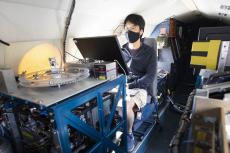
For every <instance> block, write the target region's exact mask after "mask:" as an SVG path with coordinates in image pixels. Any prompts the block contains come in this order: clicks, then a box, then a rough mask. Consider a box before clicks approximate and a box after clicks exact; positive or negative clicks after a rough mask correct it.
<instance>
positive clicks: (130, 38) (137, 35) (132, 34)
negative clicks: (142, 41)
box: [125, 30, 140, 43]
mask: <svg viewBox="0 0 230 153" xmlns="http://www.w3.org/2000/svg"><path fill="white" fill-rule="evenodd" d="M125 36H126V38H127V39H128V41H129V43H134V42H136V41H137V40H138V39H139V38H140V33H137V32H133V31H130V30H129V31H127V32H126V33H125Z"/></svg>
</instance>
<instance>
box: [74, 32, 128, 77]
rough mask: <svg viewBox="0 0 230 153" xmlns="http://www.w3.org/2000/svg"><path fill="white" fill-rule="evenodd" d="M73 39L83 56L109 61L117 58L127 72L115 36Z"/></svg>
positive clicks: (120, 71)
mask: <svg viewBox="0 0 230 153" xmlns="http://www.w3.org/2000/svg"><path fill="white" fill-rule="evenodd" d="M73 40H74V42H75V44H76V45H77V47H78V49H79V50H80V52H81V54H82V56H83V57H84V58H90V59H95V60H104V61H111V62H113V61H114V60H117V61H118V62H119V64H120V65H121V66H122V68H123V69H124V71H125V72H126V74H128V69H127V67H126V64H125V62H124V60H123V57H122V53H121V48H120V45H119V42H118V40H117V38H116V36H100V37H85V38H74V39H73ZM118 67H119V69H118V71H119V73H124V72H123V70H122V69H121V68H120V66H118Z"/></svg>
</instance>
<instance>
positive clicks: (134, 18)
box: [124, 14, 145, 31]
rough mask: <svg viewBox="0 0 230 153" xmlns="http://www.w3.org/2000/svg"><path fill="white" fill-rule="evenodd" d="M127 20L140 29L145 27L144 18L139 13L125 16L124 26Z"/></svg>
mask: <svg viewBox="0 0 230 153" xmlns="http://www.w3.org/2000/svg"><path fill="white" fill-rule="evenodd" d="M128 21H129V22H131V23H133V24H134V25H138V26H139V27H140V29H142V30H143V31H144V29H145V20H144V18H143V17H142V16H141V15H139V14H129V15H128V16H127V17H126V18H125V21H124V26H125V24H126V23H127V22H128Z"/></svg>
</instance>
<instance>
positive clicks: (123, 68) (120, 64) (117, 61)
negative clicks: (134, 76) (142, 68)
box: [114, 60, 127, 76]
mask: <svg viewBox="0 0 230 153" xmlns="http://www.w3.org/2000/svg"><path fill="white" fill-rule="evenodd" d="M114 62H116V63H117V64H118V65H119V67H120V68H121V69H122V71H123V72H124V75H126V76H127V73H126V72H125V69H124V68H123V67H122V66H121V64H120V63H119V62H118V60H114Z"/></svg>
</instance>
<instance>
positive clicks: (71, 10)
mask: <svg viewBox="0 0 230 153" xmlns="http://www.w3.org/2000/svg"><path fill="white" fill-rule="evenodd" d="M75 1H76V0H73V1H72V4H71V8H70V11H69V15H68V17H67V18H66V24H65V31H64V36H63V53H64V57H63V58H64V62H65V53H66V38H67V34H68V30H69V25H70V22H71V18H72V15H73V11H74V8H75Z"/></svg>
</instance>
